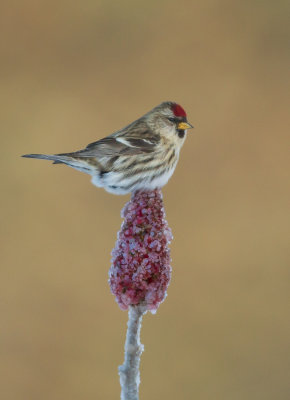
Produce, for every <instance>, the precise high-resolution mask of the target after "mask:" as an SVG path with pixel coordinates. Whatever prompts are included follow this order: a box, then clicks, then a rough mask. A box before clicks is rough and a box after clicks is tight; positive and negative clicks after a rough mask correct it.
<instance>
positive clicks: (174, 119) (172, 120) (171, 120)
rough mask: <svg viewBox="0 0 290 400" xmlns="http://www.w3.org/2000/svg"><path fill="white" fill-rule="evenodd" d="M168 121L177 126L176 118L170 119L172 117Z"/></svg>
mask: <svg viewBox="0 0 290 400" xmlns="http://www.w3.org/2000/svg"><path fill="white" fill-rule="evenodd" d="M167 119H168V121H170V122H174V123H175V124H176V122H177V120H176V118H170V117H168V118H167Z"/></svg>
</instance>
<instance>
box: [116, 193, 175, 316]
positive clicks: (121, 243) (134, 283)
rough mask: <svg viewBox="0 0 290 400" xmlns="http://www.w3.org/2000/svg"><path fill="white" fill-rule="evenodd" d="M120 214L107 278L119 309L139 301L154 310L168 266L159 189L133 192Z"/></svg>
mask: <svg viewBox="0 0 290 400" xmlns="http://www.w3.org/2000/svg"><path fill="white" fill-rule="evenodd" d="M121 215H122V217H123V218H124V221H123V224H122V226H121V230H120V232H119V233H118V239H117V242H116V245H115V248H114V250H113V252H112V266H111V268H110V271H109V282H110V287H111V291H112V293H113V294H114V295H115V296H116V300H117V302H118V304H119V306H120V308H121V309H122V310H127V309H128V307H129V306H130V305H137V304H143V305H144V306H145V307H146V309H147V310H150V311H152V312H155V311H156V310H157V308H158V306H159V304H160V303H161V302H162V301H163V300H164V298H165V296H166V290H167V287H168V285H169V282H170V276H171V267H170V253H169V247H168V244H169V243H170V241H171V240H172V234H171V230H170V228H169V227H168V224H167V221H166V220H165V213H164V208H163V200H162V193H161V191H160V190H159V189H156V190H153V191H150V192H141V191H138V192H135V193H133V194H132V198H131V200H130V201H129V202H128V203H127V204H126V205H125V207H124V209H123V210H122V214H121Z"/></svg>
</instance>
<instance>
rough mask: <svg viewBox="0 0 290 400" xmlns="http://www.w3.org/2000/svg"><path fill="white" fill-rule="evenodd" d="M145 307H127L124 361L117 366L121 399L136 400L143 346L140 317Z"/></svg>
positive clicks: (144, 311)
mask: <svg viewBox="0 0 290 400" xmlns="http://www.w3.org/2000/svg"><path fill="white" fill-rule="evenodd" d="M145 313H146V307H145V306H142V305H138V306H130V307H129V313H128V314H129V319H128V324H127V325H128V328H127V335H126V342H125V357H124V363H123V364H122V365H120V366H119V375H120V384H121V400H138V398H139V384H140V371H139V366H140V357H141V354H142V352H143V350H144V346H143V345H142V344H141V342H140V330H141V322H142V317H143V315H144V314H145Z"/></svg>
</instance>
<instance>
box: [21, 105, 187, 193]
mask: <svg viewBox="0 0 290 400" xmlns="http://www.w3.org/2000/svg"><path fill="white" fill-rule="evenodd" d="M191 128H193V126H192V125H191V124H190V123H189V122H188V121H187V115H186V112H185V110H184V109H183V108H182V107H181V106H180V105H179V104H177V103H175V102H172V101H165V102H163V103H161V104H159V105H158V106H156V107H154V108H153V109H152V110H150V111H149V112H147V113H146V114H145V115H143V116H142V117H140V118H139V119H137V120H135V121H134V122H132V123H130V124H129V125H127V126H125V127H124V128H122V129H120V130H118V131H116V132H114V133H112V134H111V135H109V136H106V137H105V138H103V139H100V140H98V141H96V142H93V143H90V144H89V145H87V147H86V148H85V149H83V150H79V151H75V152H71V153H60V154H53V155H48V154H24V155H23V156H22V157H26V158H37V159H43V160H51V161H53V164H65V165H68V166H69V167H72V168H74V169H76V170H78V171H81V172H85V173H87V174H89V175H91V177H92V178H91V180H92V183H93V184H94V185H95V186H97V187H103V188H104V189H105V190H106V191H108V192H109V193H113V194H127V193H133V192H135V191H140V190H141V191H150V190H154V189H158V188H161V187H163V186H164V185H165V184H166V183H167V182H168V180H169V179H170V178H171V176H172V174H173V172H174V170H175V167H176V165H177V162H178V159H179V153H180V149H181V147H182V146H183V144H184V141H185V138H186V135H187V130H188V129H191Z"/></svg>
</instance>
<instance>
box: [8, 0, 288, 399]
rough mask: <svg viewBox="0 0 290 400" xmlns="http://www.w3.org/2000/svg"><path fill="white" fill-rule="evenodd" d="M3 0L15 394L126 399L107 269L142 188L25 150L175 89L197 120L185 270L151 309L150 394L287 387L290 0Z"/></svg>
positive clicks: (93, 135)
mask: <svg viewBox="0 0 290 400" xmlns="http://www.w3.org/2000/svg"><path fill="white" fill-rule="evenodd" d="M1 8H2V9H1V13H0V19H1V21H0V29H1V39H0V40H1V78H0V79H1V91H0V98H1V108H0V109H1V111H0V113H1V118H0V120H1V142H2V145H1V147H2V152H1V163H2V165H1V203H2V204H1V261H2V262H1V282H0V285H1V288H0V290H1V295H0V296H1V303H0V304H1V335H0V337H1V339H0V342H1V343H0V346H1V358H0V380H1V382H0V391H1V399H3V400H39V399H42V400H59V399H62V400H63V399H72V400H78V399H86V400H95V399H104V400H106V399H118V398H119V393H120V388H119V378H118V375H117V366H118V365H120V364H121V363H122V360H123V345H124V339H125V331H126V322H127V314H126V313H125V312H122V311H121V310H119V308H118V306H117V304H116V303H115V300H114V298H113V296H112V295H111V293H110V289H109V286H108V284H107V279H108V269H109V267H110V252H111V250H112V248H113V246H114V243H115V239H116V234H117V231H118V229H119V227H120V223H121V218H120V210H121V208H122V207H123V205H124V204H125V202H126V201H127V200H128V199H129V197H128V196H124V197H123V196H119V197H117V196H113V195H110V194H108V193H106V192H105V191H103V190H101V189H97V188H95V187H93V186H92V185H91V183H90V179H89V177H88V176H86V175H84V174H81V173H79V172H77V171H74V170H73V169H70V168H67V167H64V166H52V165H51V163H49V162H45V161H39V160H27V159H22V158H20V155H21V154H25V153H31V152H32V153H33V152H44V153H54V152H65V151H73V150H78V149H80V148H83V147H84V146H85V145H86V144H88V143H90V142H92V141H95V140H97V139H100V138H102V137H104V136H105V135H107V134H109V133H111V132H113V131H114V130H117V129H118V128H121V127H123V126H124V125H126V124H127V123H128V122H131V121H132V120H134V119H135V118H137V117H139V116H140V115H142V114H143V113H145V112H146V111H148V110H149V109H151V108H152V107H153V106H155V105H157V104H159V103H160V102H162V101H164V100H173V101H177V102H179V103H180V104H181V105H182V106H183V107H184V108H185V109H186V110H187V112H188V116H189V121H190V122H191V123H192V124H193V125H195V130H194V131H193V132H192V133H190V134H188V138H187V141H186V143H185V146H184V148H183V151H182V154H181V159H180V162H179V165H178V168H177V170H176V172H175V174H174V176H173V178H172V179H171V181H170V183H169V184H168V185H167V187H166V188H164V198H165V206H166V212H167V217H168V221H169V224H170V226H171V228H172V230H173V233H174V241H173V243H172V246H171V250H172V258H173V261H172V266H173V275H172V282H171V285H170V287H169V291H168V297H167V299H166V300H165V302H164V303H163V304H162V305H161V307H160V308H159V310H158V313H157V314H156V315H151V314H148V315H146V316H145V318H144V321H143V329H142V342H143V343H144V345H145V352H144V354H143V356H142V362H141V386H140V399H168V400H170V399H172V400H173V399H198V400H209V399H210V400H212V399H215V400H244V399H248V400H259V399H263V400H268V399H275V400H277V399H279V400H282V399H283V400H284V399H285V400H286V399H288V398H289V395H290V390H289V333H290V332H289V325H288V321H289V307H288V306H289V302H288V300H289V296H288V290H289V268H288V266H289V264H288V263H289V254H287V233H288V227H287V224H288V222H287V208H286V203H287V196H288V194H289V192H288V191H287V185H288V182H287V178H289V173H288V168H289V165H287V164H288V163H287V159H286V154H287V153H286V152H287V139H286V132H287V131H286V126H287V122H288V121H287V111H288V108H289V101H288V102H287V98H286V92H287V90H288V89H289V85H288V83H289V81H288V82H287V79H286V71H287V67H288V65H289V64H288V62H289V53H287V39H288V35H289V25H288V26H287V24H286V17H287V13H288V11H289V7H288V8H287V7H286V2H284V1H282V0H281V1H276V2H274V1H263V2H262V1H244V2H238V1H226V0H220V1H217V0H205V1H199V2H196V1H185V0H182V1H179V2H177V1H159V2H156V1H148V0H147V1H139V2H137V1H132V0H131V1H128V0H127V1H119V2H117V1H112V0H106V1H105V0H104V1H89V0H84V1H82V2H70V1H66V0H61V1H48V0H43V1H32V0H26V1H22V2H20V1H19V2H17V1H10V2H6V3H2V5H1ZM287 302H288V305H287Z"/></svg>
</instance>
